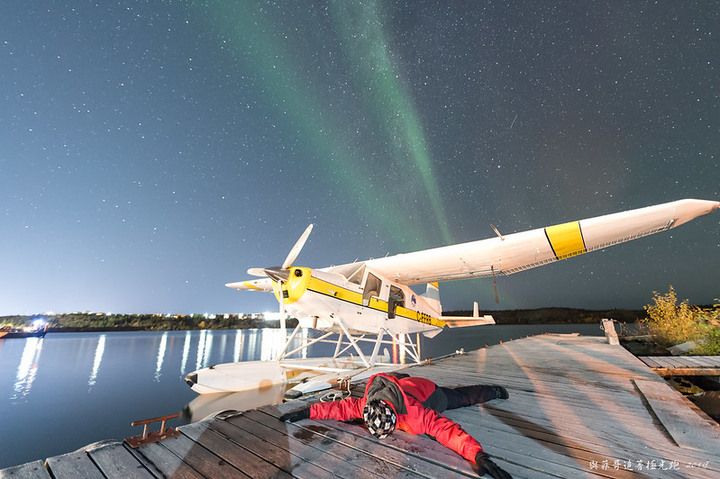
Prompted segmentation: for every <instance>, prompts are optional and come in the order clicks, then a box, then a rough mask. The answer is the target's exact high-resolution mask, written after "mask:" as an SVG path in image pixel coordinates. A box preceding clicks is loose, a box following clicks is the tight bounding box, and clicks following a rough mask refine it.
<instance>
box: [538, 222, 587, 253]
mask: <svg viewBox="0 0 720 479" xmlns="http://www.w3.org/2000/svg"><path fill="white" fill-rule="evenodd" d="M545 235H546V236H547V239H548V241H549V242H550V247H551V248H552V249H553V252H554V253H555V256H556V257H557V259H564V258H569V257H570V256H576V255H579V254H583V253H586V252H587V249H586V248H585V241H583V237H582V232H581V231H580V222H579V221H572V222H570V223H564V224H561V225H555V226H548V227H547V228H545Z"/></svg>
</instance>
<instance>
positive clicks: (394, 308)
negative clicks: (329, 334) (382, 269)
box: [273, 266, 445, 334]
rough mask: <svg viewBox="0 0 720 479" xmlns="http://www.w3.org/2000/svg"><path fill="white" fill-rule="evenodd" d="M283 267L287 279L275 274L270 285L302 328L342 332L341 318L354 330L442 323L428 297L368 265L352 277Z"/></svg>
mask: <svg viewBox="0 0 720 479" xmlns="http://www.w3.org/2000/svg"><path fill="white" fill-rule="evenodd" d="M286 271H288V273H289V274H287V279H281V278H273V290H274V292H275V296H276V298H277V299H278V301H282V302H283V304H284V306H285V311H287V312H288V313H289V314H290V315H292V316H294V317H295V318H297V319H298V321H299V322H300V325H301V327H307V328H313V329H321V330H325V331H335V332H341V328H340V326H339V325H338V323H342V324H343V325H344V326H345V327H346V328H347V329H348V330H349V331H351V332H353V333H368V334H377V333H378V331H381V330H386V331H387V332H389V333H391V334H398V333H406V334H407V333H426V334H428V333H432V332H438V331H440V330H441V329H442V328H443V327H444V326H445V323H444V322H443V321H442V320H440V319H438V318H439V316H440V315H441V311H439V310H438V309H437V308H433V307H432V305H431V302H432V300H428V299H427V298H425V297H423V296H421V295H419V294H418V293H416V292H415V291H413V290H412V289H410V288H409V287H408V286H405V285H403V284H398V283H394V282H392V281H390V280H388V279H387V278H383V277H381V276H379V275H377V274H375V273H373V272H372V271H371V270H369V269H366V270H365V271H364V274H363V275H362V276H359V277H358V278H357V280H356V281H351V280H348V279H347V278H346V277H345V276H343V275H342V274H338V273H330V272H326V271H321V270H317V269H311V268H303V267H296V266H292V267H290V268H289V269H288V270H286ZM438 306H439V302H438Z"/></svg>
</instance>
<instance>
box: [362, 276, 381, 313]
mask: <svg viewBox="0 0 720 479" xmlns="http://www.w3.org/2000/svg"><path fill="white" fill-rule="evenodd" d="M381 285H382V281H380V278H378V277H377V276H375V275H374V274H372V273H368V275H367V278H366V279H365V287H364V288H363V306H369V305H370V298H372V297H373V296H374V297H376V298H377V297H379V296H380V286H381Z"/></svg>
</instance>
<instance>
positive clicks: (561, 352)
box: [0, 335, 720, 479]
mask: <svg viewBox="0 0 720 479" xmlns="http://www.w3.org/2000/svg"><path fill="white" fill-rule="evenodd" d="M407 372H409V373H410V374H412V375H416V376H423V377H426V378H429V379H432V380H433V381H435V382H437V383H438V384H441V385H443V386H449V387H453V386H461V385H468V384H478V383H486V384H502V385H504V386H506V387H507V389H508V391H509V393H510V398H509V399H507V400H494V401H491V402H489V403H486V404H484V405H478V406H473V407H467V408H462V409H456V410H452V411H447V412H446V415H447V416H448V417H450V418H451V419H453V420H455V421H456V422H458V423H460V424H461V425H462V426H463V428H464V429H465V430H466V431H468V432H469V433H470V434H472V435H473V436H474V437H475V438H477V439H478V440H479V441H480V443H481V444H483V447H484V448H485V449H486V451H487V452H488V453H489V454H490V455H491V456H493V458H494V459H495V460H496V462H497V463H498V464H500V465H501V466H502V467H503V468H504V469H506V470H507V471H508V472H510V473H511V474H512V475H513V477H526V478H536V477H573V478H574V477H659V478H665V477H692V478H695V477H698V478H715V477H720V430H719V429H720V428H719V427H718V425H717V424H716V423H715V422H714V421H712V420H711V419H710V418H708V417H707V416H706V415H705V414H704V413H702V412H701V411H699V410H698V409H697V408H696V407H695V406H694V405H692V403H690V401H687V400H686V399H685V398H684V397H683V396H682V395H680V394H679V393H678V392H676V391H675V390H673V389H672V388H670V387H669V386H668V385H667V384H666V383H665V382H664V381H663V380H662V378H660V377H659V376H658V375H657V374H655V373H653V372H652V370H651V369H650V368H649V367H648V366H647V365H645V364H644V363H643V362H642V361H640V360H638V359H637V358H635V357H634V356H633V355H631V354H630V353H628V352H627V351H626V350H625V349H623V348H622V347H620V346H611V345H609V344H607V343H606V342H605V339H604V338H598V337H580V336H575V335H543V336H536V337H532V338H526V339H523V340H519V341H512V342H510V343H505V344H501V345H497V346H492V347H490V348H486V349H481V350H479V351H475V352H473V353H470V354H467V355H463V356H457V357H453V358H449V359H445V360H443V361H440V362H438V363H436V364H432V365H424V366H415V367H412V368H409V369H408V370H407ZM300 405H301V404H300V403H299V402H298V401H293V402H290V403H285V404H282V405H280V406H268V407H263V408H260V409H256V410H252V411H246V412H243V413H238V412H224V413H221V414H219V415H217V416H215V417H213V418H209V419H205V420H203V421H201V422H198V423H195V424H190V425H187V426H182V427H180V428H178V429H179V430H180V431H181V432H182V435H180V436H178V437H174V438H170V439H166V440H164V441H162V442H159V443H155V444H147V445H144V446H141V447H139V448H137V449H132V448H130V447H129V446H128V445H127V444H126V443H122V442H116V441H108V442H103V443H98V444H95V445H92V446H88V447H87V448H84V449H83V450H80V451H76V452H72V453H69V454H65V455H61V456H56V457H51V458H49V459H47V460H46V461H45V462H44V463H43V462H41V461H35V462H33V463H29V464H24V465H21V466H17V467H12V468H9V469H4V470H1V471H0V478H5V477H13V478H15V477H27V478H37V477H43V478H48V477H55V478H73V479H75V478H101V477H109V478H160V477H177V478H220V477H240V478H242V477H257V478H268V477H278V478H290V477H302V478H319V477H340V478H358V477H359V478H368V479H370V478H372V479H376V478H379V477H393V478H394V477H402V478H417V477H426V478H427V477H430V478H438V477H477V474H476V473H475V472H474V471H473V470H472V469H471V467H470V464H469V463H468V462H467V461H465V460H464V459H462V458H461V457H460V456H458V455H456V454H455V453H453V452H452V451H450V450H448V449H446V448H444V447H443V446H441V445H440V444H438V443H437V442H435V441H434V440H432V439H431V438H429V437H426V436H412V435H409V434H406V433H403V432H396V433H394V434H392V435H391V436H390V437H389V438H387V439H385V440H376V439H374V438H373V437H372V436H370V435H369V434H368V433H367V432H366V431H365V429H364V428H363V427H362V426H360V425H355V424H347V423H341V422H336V421H311V420H305V421H300V422H298V423H294V424H290V423H281V422H279V421H278V419H277V418H278V417H279V416H280V414H281V413H282V412H286V411H289V410H292V409H295V408H297V407H299V406H300Z"/></svg>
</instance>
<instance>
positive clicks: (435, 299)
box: [420, 283, 442, 315]
mask: <svg viewBox="0 0 720 479" xmlns="http://www.w3.org/2000/svg"><path fill="white" fill-rule="evenodd" d="M420 296H422V297H423V298H424V299H425V302H426V303H427V304H428V306H430V307H431V308H432V309H433V310H435V311H437V314H438V315H441V314H442V304H441V303H440V289H439V288H438V284H437V283H428V284H427V289H426V290H425V293H424V294H421V295H420Z"/></svg>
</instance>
